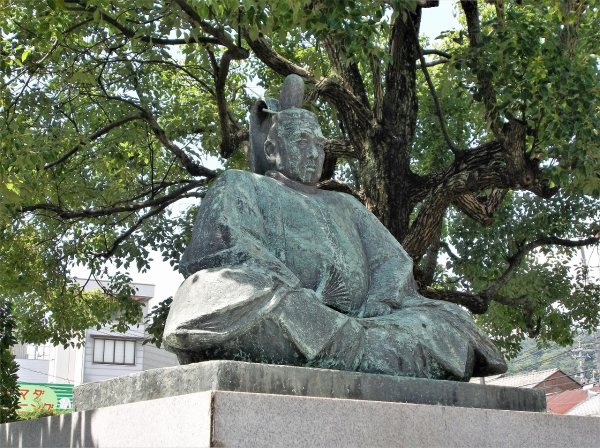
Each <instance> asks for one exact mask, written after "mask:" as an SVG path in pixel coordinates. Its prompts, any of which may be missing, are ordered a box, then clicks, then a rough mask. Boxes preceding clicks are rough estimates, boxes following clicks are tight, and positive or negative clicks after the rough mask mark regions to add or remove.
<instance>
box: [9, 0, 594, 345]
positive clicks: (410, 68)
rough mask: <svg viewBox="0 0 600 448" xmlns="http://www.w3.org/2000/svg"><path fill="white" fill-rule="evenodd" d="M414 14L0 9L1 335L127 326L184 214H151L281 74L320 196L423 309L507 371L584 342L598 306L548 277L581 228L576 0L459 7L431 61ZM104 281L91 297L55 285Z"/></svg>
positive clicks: (583, 95) (587, 61)
mask: <svg viewBox="0 0 600 448" xmlns="http://www.w3.org/2000/svg"><path fill="white" fill-rule="evenodd" d="M437 3H438V2H437V1H426V0H391V1H390V0H369V1H363V0H335V1H334V0H305V1H302V0H297V1H292V2H290V1H288V0H285V1H284V0H269V1H267V0H241V1H240V0H127V1H121V0H47V1H46V2H42V1H39V2H32V1H29V0H0V5H2V10H3V15H2V17H1V18H0V29H1V30H2V34H1V36H0V37H1V42H0V55H1V56H0V57H1V58H0V72H1V73H2V83H3V89H2V96H1V98H0V152H1V157H2V163H1V164H0V177H1V182H0V197H1V198H2V199H1V204H0V226H1V227H2V232H0V262H1V263H2V265H3V266H7V267H10V269H2V270H0V297H2V298H7V299H10V300H11V301H12V302H13V303H14V312H15V318H16V320H17V327H18V328H17V329H18V336H19V337H20V338H22V339H25V340H28V341H31V342H36V341H41V340H45V339H51V340H52V341H53V342H55V343H67V342H68V341H70V340H71V339H72V338H73V337H76V336H77V335H80V334H81V331H82V330H83V329H84V328H86V327H87V326H90V324H92V323H96V324H97V323H104V322H107V321H108V320H109V319H110V317H111V315H112V314H113V313H114V312H115V311H116V310H118V309H121V310H122V311H124V312H123V313H122V314H120V316H121V318H122V322H126V321H128V320H129V321H134V320H135V319H137V315H138V314H137V313H138V312H139V309H138V308H136V306H135V303H134V302H132V301H131V300H130V299H129V298H128V297H129V294H128V293H129V292H130V291H129V292H128V291H127V290H126V289H123V288H124V287H125V286H126V284H127V282H128V280H129V277H128V272H131V271H132V270H134V269H139V270H142V271H143V270H145V269H147V267H148V257H149V251H150V250H158V251H160V252H162V254H163V256H164V258H165V260H168V261H170V262H171V264H172V265H173V267H174V268H176V267H177V262H178V259H179V257H180V254H181V253H182V251H183V250H184V248H185V245H186V239H187V238H189V235H190V231H191V225H192V223H193V218H192V217H193V213H194V210H195V209H194V207H189V206H187V212H184V213H179V209H180V207H179V206H178V207H175V206H174V204H177V203H178V201H182V200H184V199H187V200H188V201H187V202H185V203H186V204H189V203H190V201H189V198H192V199H194V198H195V199H196V200H197V201H199V200H200V198H202V197H203V195H204V193H205V191H206V189H207V187H208V186H209V184H210V182H211V180H213V179H214V178H215V177H216V176H217V175H218V174H219V173H218V172H215V171H213V170H210V169H207V168H206V167H205V166H203V163H204V162H203V161H204V160H205V157H206V155H213V156H219V157H221V159H222V161H223V163H224V165H225V168H241V169H247V168H248V165H247V163H246V158H245V152H246V151H247V148H248V144H247V141H248V124H247V123H248V120H247V114H248V111H249V109H250V108H251V105H252V102H253V100H252V99H251V98H250V95H249V93H248V91H247V90H246V88H245V87H246V86H247V85H248V84H249V83H251V82H254V81H255V80H258V82H259V83H260V85H261V86H262V87H264V88H265V89H266V92H267V95H268V96H273V97H276V96H278V89H279V87H280V86H281V83H282V80H283V77H284V76H285V75H288V74H290V73H295V74H298V75H300V76H301V77H302V78H303V79H304V80H305V84H306V86H307V96H306V98H305V107H307V108H309V109H311V110H313V111H315V112H318V113H319V116H320V117H321V120H322V126H323V130H324V133H325V134H326V136H327V137H328V138H329V140H328V142H327V145H326V152H327V160H326V170H325V173H324V177H323V179H322V181H323V182H322V183H321V187H322V188H330V189H338V190H341V191H346V192H351V193H353V194H355V195H356V196H357V197H359V198H361V200H362V201H363V202H364V204H365V205H366V206H367V207H368V208H369V209H370V210H371V211H373V213H375V214H376V216H377V217H378V218H379V219H380V220H381V221H382V222H383V224H384V225H385V226H386V227H387V228H388V229H389V230H390V232H391V233H392V234H393V235H394V236H395V237H396V238H397V239H398V240H399V241H400V242H401V243H402V245H403V246H404V247H405V249H406V250H407V252H408V253H409V254H410V255H411V256H412V257H413V259H414V260H415V262H416V269H415V275H416V278H417V281H418V284H419V287H420V291H421V292H422V293H423V294H425V295H426V296H428V297H431V298H436V299H440V300H448V301H452V302H455V303H459V304H462V305H463V306H466V307H467V308H468V309H470V310H471V311H472V312H474V313H478V314H481V316H480V322H481V324H482V325H483V326H484V327H485V328H486V329H487V330H488V331H489V332H490V334H492V335H493V337H494V338H496V339H497V341H498V343H499V344H500V345H501V346H503V347H504V348H505V349H506V350H507V352H508V353H514V352H515V351H516V350H517V349H518V347H519V344H520V342H521V341H522V340H523V338H525V337H526V336H530V337H538V338H539V339H540V340H541V341H555V342H558V343H561V344H565V343H570V342H571V340H572V337H573V328H575V327H577V326H579V327H582V328H583V329H587V330H589V329H592V328H594V327H596V326H597V325H598V315H599V310H600V298H599V295H598V287H597V285H596V283H595V282H594V280H593V279H591V278H590V277H589V276H588V275H586V272H585V270H581V269H580V270H579V271H577V272H576V271H575V270H574V268H573V269H572V268H571V267H570V264H569V263H570V260H572V259H573V257H575V256H576V255H577V250H578V249H577V248H578V247H581V246H589V245H595V244H597V242H598V238H597V234H598V231H599V230H600V229H599V227H598V224H597V223H598V222H600V221H599V218H600V217H599V216H598V214H599V210H600V208H599V207H598V205H599V204H598V197H599V195H600V177H599V174H600V158H599V157H598V153H599V151H600V145H599V143H600V136H599V129H600V112H599V109H598V104H599V100H600V82H599V70H598V54H597V52H598V49H599V48H600V38H599V36H598V32H597V30H598V29H600V13H599V7H600V2H599V1H598V0H588V1H583V0H548V1H545V2H539V1H533V0H532V1H528V0H523V1H507V0H505V1H503V0H494V1H487V2H484V1H479V2H477V1H470V0H465V1H462V2H458V6H457V8H458V10H459V12H460V14H461V15H460V18H461V21H462V28H463V29H461V30H459V31H453V32H447V33H445V35H444V36H443V38H442V39H440V40H436V41H435V44H436V45H435V46H432V45H430V44H429V43H428V42H426V40H425V39H423V38H421V39H419V24H420V20H421V12H422V10H423V8H429V7H436V5H437ZM341 180H345V181H346V182H345V183H343V182H341ZM179 203H180V204H181V203H182V202H179ZM108 262H112V263H114V265H115V266H116V268H117V274H114V273H113V272H112V271H111V272H110V273H111V275H112V278H113V279H114V280H115V283H114V290H113V291H108V295H106V296H102V295H100V294H98V295H88V294H84V293H83V291H82V288H81V287H79V285H74V284H72V283H70V281H69V270H70V269H71V268H72V267H73V266H74V265H82V266H85V267H87V268H88V269H89V270H90V271H91V272H92V274H93V275H95V276H99V277H107V276H108V275H109V270H108V268H107V263H108ZM105 297H108V298H105Z"/></svg>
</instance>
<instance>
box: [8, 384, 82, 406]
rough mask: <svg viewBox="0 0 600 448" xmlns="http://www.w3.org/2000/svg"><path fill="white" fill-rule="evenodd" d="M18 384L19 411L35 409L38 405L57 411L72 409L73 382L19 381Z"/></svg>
mask: <svg viewBox="0 0 600 448" xmlns="http://www.w3.org/2000/svg"><path fill="white" fill-rule="evenodd" d="M18 385H19V394H20V397H19V408H20V409H19V412H29V411H33V410H34V408H38V407H43V408H45V409H54V410H57V411H63V410H67V409H71V406H72V403H73V385H72V384H50V383H18Z"/></svg>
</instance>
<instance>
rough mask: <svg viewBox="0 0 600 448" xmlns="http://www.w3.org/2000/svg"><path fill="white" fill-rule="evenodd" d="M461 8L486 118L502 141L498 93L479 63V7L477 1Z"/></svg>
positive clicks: (467, 1)
mask: <svg viewBox="0 0 600 448" xmlns="http://www.w3.org/2000/svg"><path fill="white" fill-rule="evenodd" d="M460 3H461V6H462V9H463V11H464V13H465V18H466V21H467V29H468V36H469V43H470V46H471V49H472V50H473V52H474V57H475V62H476V65H475V69H474V71H475V75H476V76H477V82H478V84H479V91H480V92H481V95H482V97H483V104H484V105H485V110H486V117H487V119H488V121H489V123H490V127H491V129H492V132H493V133H494V135H495V136H496V138H498V139H502V129H501V128H500V126H499V124H498V108H497V104H496V92H495V90H494V86H493V85H492V82H491V79H490V75H489V74H487V73H486V72H485V68H484V67H482V66H481V62H480V61H479V59H480V57H481V52H482V51H483V49H482V48H481V46H482V45H481V43H482V35H481V22H480V19H479V7H478V5H477V1H473V0H461V2H460Z"/></svg>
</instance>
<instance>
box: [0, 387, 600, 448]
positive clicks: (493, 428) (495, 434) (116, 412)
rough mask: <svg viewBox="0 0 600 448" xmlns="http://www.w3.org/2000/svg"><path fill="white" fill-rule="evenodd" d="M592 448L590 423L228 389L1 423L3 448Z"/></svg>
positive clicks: (599, 435)
mask: <svg viewBox="0 0 600 448" xmlns="http://www.w3.org/2000/svg"><path fill="white" fill-rule="evenodd" d="M598 440H600V419H599V418H596V417H578V416H566V415H556V414H547V413H541V412H513V411H503V410H494V409H475V408H470V409H467V408H460V407H448V406H431V405H418V404H404V403H389V402H387V403H386V402H381V401H367V400H348V399H331V398H315V397H296V396H286V395H270V394H252V393H240V392H224V391H213V392H199V393H192V394H187V395H181V396H173V397H168V398H160V399H156V400H148V401H142V402H138V403H130V404H123V405H118V406H113V407H108V408H99V409H95V410H91V411H82V412H76V413H73V414H70V415H64V416H60V417H50V418H46V419H39V420H37V421H35V420H34V421H25V422H19V423H10V424H4V425H0V446H2V447H3V448H4V447H6V448H10V447H34V446H35V447H42V446H44V447H45V446H53V447H84V446H86V447H87V446H94V447H97V448H103V447H140V446H144V447H161V448H164V447H203V446H213V447H215V446H219V447H242V446H248V447H255V446H278V447H294V446H327V447H403V446H410V447H461V448H466V447H477V448H479V447H499V448H500V447H501V448H511V447H524V446H526V447H532V448H535V447H540V448H542V447H543V448H548V447H561V448H562V447H566V446H576V447H578V448H586V447H590V448H592V447H593V448H596V447H597V446H598Z"/></svg>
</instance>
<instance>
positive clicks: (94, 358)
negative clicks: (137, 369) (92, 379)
mask: <svg viewBox="0 0 600 448" xmlns="http://www.w3.org/2000/svg"><path fill="white" fill-rule="evenodd" d="M92 339H93V340H94V346H93V348H92V364H104V365H113V366H135V365H136V363H135V358H136V351H137V340H136V339H134V338H110V337H104V336H103V337H96V336H92ZM96 341H113V342H115V343H116V342H124V343H125V346H124V349H123V362H115V349H114V347H113V360H112V361H106V360H105V359H106V358H105V356H106V355H105V353H104V350H105V346H106V345H105V344H106V342H104V344H103V345H102V352H103V353H102V359H103V361H96ZM127 342H133V362H125V359H126V353H127Z"/></svg>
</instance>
